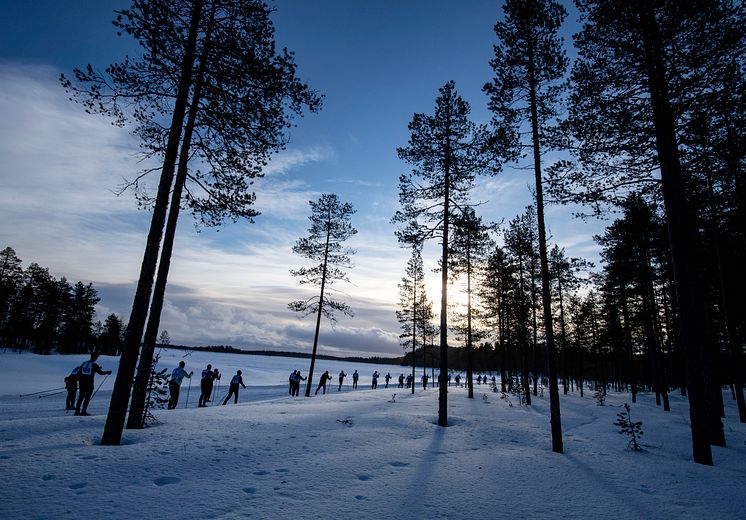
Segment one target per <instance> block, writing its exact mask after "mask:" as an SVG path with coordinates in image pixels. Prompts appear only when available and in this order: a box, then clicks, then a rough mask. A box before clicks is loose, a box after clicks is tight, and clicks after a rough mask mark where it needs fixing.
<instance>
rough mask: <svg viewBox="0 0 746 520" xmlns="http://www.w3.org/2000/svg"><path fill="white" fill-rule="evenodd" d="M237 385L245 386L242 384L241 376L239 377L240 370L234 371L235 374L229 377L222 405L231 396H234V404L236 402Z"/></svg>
mask: <svg viewBox="0 0 746 520" xmlns="http://www.w3.org/2000/svg"><path fill="white" fill-rule="evenodd" d="M238 385H241V386H242V387H244V388H246V385H245V384H243V378H242V377H241V371H240V370H239V371H238V372H236V375H235V376H233V377H232V378H231V385H230V387H228V395H226V396H225V401H223V406H225V404H226V403H227V402H228V401H229V400H230V398H231V396H235V398H234V400H233V402H234V403H235V404H238Z"/></svg>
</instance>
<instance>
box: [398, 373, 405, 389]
mask: <svg viewBox="0 0 746 520" xmlns="http://www.w3.org/2000/svg"><path fill="white" fill-rule="evenodd" d="M399 388H404V374H399Z"/></svg>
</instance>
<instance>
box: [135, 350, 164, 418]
mask: <svg viewBox="0 0 746 520" xmlns="http://www.w3.org/2000/svg"><path fill="white" fill-rule="evenodd" d="M160 357H161V353H160V351H159V352H158V354H156V355H155V357H154V358H153V364H152V366H151V367H150V377H149V378H148V387H147V393H146V394H145V406H144V408H143V416H142V417H143V420H142V424H143V426H147V425H149V424H151V423H154V422H156V420H157V419H156V417H155V415H153V409H154V408H163V407H164V406H165V405H166V403H168V380H169V377H170V376H169V374H167V373H166V372H167V370H168V369H166V368H164V369H163V370H159V371H156V366H157V365H158V360H159V359H160Z"/></svg>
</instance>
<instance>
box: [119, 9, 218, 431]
mask: <svg viewBox="0 0 746 520" xmlns="http://www.w3.org/2000/svg"><path fill="white" fill-rule="evenodd" d="M216 5H217V4H216V3H215V2H213V4H212V7H211V9H210V19H209V22H208V25H207V32H206V34H205V38H204V42H205V43H204V47H203V49H202V53H201V56H200V65H199V69H198V71H197V74H196V78H195V80H194V84H195V86H194V92H193V94H192V102H191V104H190V106H189V115H188V117H187V123H186V126H185V127H184V136H183V138H182V141H181V151H180V152H179V166H178V169H177V172H176V181H175V183H174V188H173V192H172V194H171V205H170V206H169V211H168V221H167V222H166V233H165V235H164V237H163V248H162V249H161V258H160V261H159V262H158V275H157V277H156V280H155V288H154V289H153V299H152V302H151V303H150V313H149V314H148V323H147V327H146V328H145V338H144V340H143V345H142V352H141V353H140V362H139V364H138V368H137V377H136V378H135V384H134V386H133V388H132V399H131V401H130V412H129V417H128V418H127V428H128V429H139V428H143V427H144V425H145V424H144V423H145V417H144V415H143V410H144V408H145V398H146V393H147V389H148V381H149V380H150V371H151V369H152V366H153V353H154V352H155V343H156V340H157V338H158V328H159V327H160V323H161V312H162V310H163V301H164V297H165V294H166V284H167V282H168V272H169V269H170V267H171V255H172V253H173V247H174V238H175V236H176V224H177V222H178V219H179V210H180V209H181V195H182V193H183V190H184V185H185V184H186V177H187V172H188V166H189V149H190V148H191V145H192V136H193V134H194V125H195V121H196V119H197V112H198V111H199V102H200V98H201V96H202V86H203V84H204V73H205V67H206V61H207V59H208V53H209V49H210V39H211V35H212V28H213V27H212V26H213V20H214V18H215V9H216Z"/></svg>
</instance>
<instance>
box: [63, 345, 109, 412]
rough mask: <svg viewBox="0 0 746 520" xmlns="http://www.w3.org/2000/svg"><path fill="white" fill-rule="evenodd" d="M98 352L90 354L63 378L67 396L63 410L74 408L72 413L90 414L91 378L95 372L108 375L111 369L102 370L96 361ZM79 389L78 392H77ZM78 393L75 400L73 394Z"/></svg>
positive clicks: (94, 375)
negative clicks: (87, 358) (88, 357)
mask: <svg viewBox="0 0 746 520" xmlns="http://www.w3.org/2000/svg"><path fill="white" fill-rule="evenodd" d="M96 360H98V352H93V353H92V354H91V359H89V360H88V361H85V362H83V364H82V365H80V366H77V367H75V368H73V370H72V372H70V375H69V376H67V377H66V378H65V389H66V390H67V398H66V399H65V410H75V414H74V415H90V414H89V413H88V403H90V402H91V397H93V386H94V385H93V379H94V378H95V377H96V374H101V375H103V376H108V375H109V374H111V370H103V369H102V368H101V367H100V366H99V364H98V363H96ZM78 390H80V393H78ZM76 394H78V400H77V402H76V401H75V395H76Z"/></svg>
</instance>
